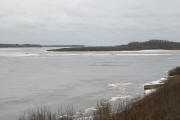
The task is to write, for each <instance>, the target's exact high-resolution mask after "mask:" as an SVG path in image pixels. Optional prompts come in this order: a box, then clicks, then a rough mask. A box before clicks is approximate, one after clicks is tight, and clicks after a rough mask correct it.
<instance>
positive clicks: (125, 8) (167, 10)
mask: <svg viewBox="0 0 180 120" xmlns="http://www.w3.org/2000/svg"><path fill="white" fill-rule="evenodd" d="M179 3H180V1H178V0H173V1H172V0H165V1H164V0H151V1H150V0H149V1H147V0H126V1H124V0H111V1H110V0H60V1H59V0H31V1H29V0H13V1H12V0H6V1H0V42H3V43H6V42H7V43H14V42H16V43H41V44H90V45H97V44H98V45H114V44H122V43H127V42H129V41H143V40H148V39H169V40H174V41H179V34H178V32H179V30H180V23H179V20H180V12H179V11H180V8H179V6H178V5H179Z"/></svg>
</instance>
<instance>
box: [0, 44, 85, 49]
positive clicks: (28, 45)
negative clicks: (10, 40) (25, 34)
mask: <svg viewBox="0 0 180 120" xmlns="http://www.w3.org/2000/svg"><path fill="white" fill-rule="evenodd" d="M21 47H84V46H83V45H39V44H0V48H21Z"/></svg>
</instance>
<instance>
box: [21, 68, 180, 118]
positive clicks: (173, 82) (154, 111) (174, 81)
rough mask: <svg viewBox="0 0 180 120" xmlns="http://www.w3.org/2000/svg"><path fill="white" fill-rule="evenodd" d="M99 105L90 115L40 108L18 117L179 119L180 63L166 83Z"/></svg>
mask: <svg viewBox="0 0 180 120" xmlns="http://www.w3.org/2000/svg"><path fill="white" fill-rule="evenodd" d="M172 76H173V77H172ZM114 108H117V109H116V110H114ZM96 109H97V110H96V111H95V112H94V114H93V115H92V116H91V117H86V116H83V115H82V116H81V117H75V114H74V113H75V112H73V110H70V111H66V112H65V113H64V114H62V113H61V114H59V113H51V112H50V111H48V110H46V109H39V110H37V111H34V112H30V113H28V114H26V115H24V116H22V117H20V118H19V120H74V119H77V120H87V119H88V120H180V67H177V68H175V69H173V70H171V71H169V77H168V80H167V82H166V83H165V85H163V86H162V87H161V88H159V89H157V90H156V91H155V92H153V93H151V94H149V95H146V96H145V97H144V98H142V99H140V100H132V101H129V102H126V101H123V102H121V103H119V104H118V105H117V106H113V107H112V105H111V104H110V103H107V102H100V103H98V104H97V107H96Z"/></svg>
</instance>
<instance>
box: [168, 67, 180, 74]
mask: <svg viewBox="0 0 180 120" xmlns="http://www.w3.org/2000/svg"><path fill="white" fill-rule="evenodd" d="M168 74H169V76H175V75H180V67H176V68H174V69H172V70H170V71H169V73H168Z"/></svg>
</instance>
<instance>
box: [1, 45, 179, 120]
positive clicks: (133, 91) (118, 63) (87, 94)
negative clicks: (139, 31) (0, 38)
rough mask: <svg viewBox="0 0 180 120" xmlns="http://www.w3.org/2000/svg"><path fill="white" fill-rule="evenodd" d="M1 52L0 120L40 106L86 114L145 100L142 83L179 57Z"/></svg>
mask: <svg viewBox="0 0 180 120" xmlns="http://www.w3.org/2000/svg"><path fill="white" fill-rule="evenodd" d="M48 49H51V48H3V49H0V120H12V119H13V120H15V119H18V117H19V116H20V115H21V114H22V113H23V112H24V111H26V110H28V109H35V108H37V107H39V106H48V107H50V108H53V109H56V108H57V107H60V106H68V105H72V106H74V108H77V109H81V110H82V109H86V108H89V107H92V106H95V105H96V102H97V101H98V100H101V99H107V100H109V101H110V102H114V101H116V100H118V99H120V98H125V97H129V98H132V97H135V96H141V95H143V94H144V90H143V85H144V84H145V83H148V82H151V81H154V80H158V79H161V78H162V77H166V73H167V71H168V70H170V69H172V68H174V67H176V66H178V65H180V51H167V50H144V51H123V52H115V51H114V52H111V51H110V52H47V51H46V50H48Z"/></svg>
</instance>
